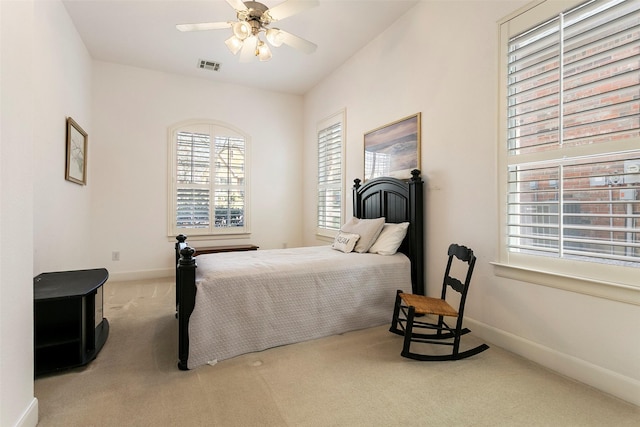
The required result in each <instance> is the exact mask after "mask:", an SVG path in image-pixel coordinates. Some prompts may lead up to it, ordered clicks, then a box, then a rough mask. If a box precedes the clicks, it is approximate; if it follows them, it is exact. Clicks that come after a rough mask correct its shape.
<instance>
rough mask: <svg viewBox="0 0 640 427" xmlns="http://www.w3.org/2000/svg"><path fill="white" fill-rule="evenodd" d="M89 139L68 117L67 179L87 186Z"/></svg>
mask: <svg viewBox="0 0 640 427" xmlns="http://www.w3.org/2000/svg"><path fill="white" fill-rule="evenodd" d="M87 139H88V137H87V133H86V132H85V131H84V130H82V128H81V127H80V125H79V124H78V123H76V121H75V120H73V119H72V118H71V117H68V118H67V167H66V171H65V179H66V180H67V181H71V182H75V183H76V184H80V185H86V184H87Z"/></svg>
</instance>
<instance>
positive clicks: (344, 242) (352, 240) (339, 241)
mask: <svg viewBox="0 0 640 427" xmlns="http://www.w3.org/2000/svg"><path fill="white" fill-rule="evenodd" d="M359 238H360V236H359V235H357V234H353V233H343V232H341V231H340V232H338V234H337V235H336V238H335V239H334V240H333V244H332V245H331V247H332V248H333V249H337V250H339V251H342V252H344V253H349V252H351V251H353V248H354V247H355V246H356V242H357V241H358V239H359Z"/></svg>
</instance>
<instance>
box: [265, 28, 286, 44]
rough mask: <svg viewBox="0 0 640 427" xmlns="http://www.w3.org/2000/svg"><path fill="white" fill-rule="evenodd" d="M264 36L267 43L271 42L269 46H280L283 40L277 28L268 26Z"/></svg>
mask: <svg viewBox="0 0 640 427" xmlns="http://www.w3.org/2000/svg"><path fill="white" fill-rule="evenodd" d="M266 36H267V40H268V41H269V43H271V46H274V47H280V46H282V43H283V42H284V35H283V34H282V32H281V31H280V29H278V28H269V29H268V30H267V34H266Z"/></svg>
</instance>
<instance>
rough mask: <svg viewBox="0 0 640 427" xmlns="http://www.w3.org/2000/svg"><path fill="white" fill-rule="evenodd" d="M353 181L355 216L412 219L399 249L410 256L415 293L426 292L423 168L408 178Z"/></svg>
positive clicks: (396, 220) (391, 219)
mask: <svg viewBox="0 0 640 427" xmlns="http://www.w3.org/2000/svg"><path fill="white" fill-rule="evenodd" d="M360 182H361V181H360V180H359V179H355V180H354V185H353V216H354V217H356V218H361V219H371V218H381V217H384V218H385V222H393V223H399V222H409V223H410V225H409V228H408V230H407V236H406V237H405V238H404V241H403V242H402V244H401V245H400V248H399V249H398V250H399V251H400V252H402V253H403V254H405V255H406V256H407V257H409V259H410V260H411V282H412V285H413V293H414V294H419V295H424V204H423V200H424V199H423V189H422V184H423V181H422V178H421V177H420V171H419V170H417V169H414V170H412V171H411V178H410V179H409V180H400V179H396V178H389V177H380V178H374V179H371V180H369V181H367V182H366V183H365V184H364V185H361V184H360Z"/></svg>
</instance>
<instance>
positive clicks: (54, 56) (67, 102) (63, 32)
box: [33, 1, 97, 276]
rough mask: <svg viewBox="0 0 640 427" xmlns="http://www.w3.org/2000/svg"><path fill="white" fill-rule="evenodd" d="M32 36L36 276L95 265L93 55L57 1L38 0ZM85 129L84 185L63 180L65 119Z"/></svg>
mask: <svg viewBox="0 0 640 427" xmlns="http://www.w3.org/2000/svg"><path fill="white" fill-rule="evenodd" d="M35 11H36V19H37V25H36V26H35V40H34V42H35V43H34V48H35V50H34V54H35V55H34V90H35V93H36V100H35V103H34V109H35V122H34V137H35V146H36V150H35V152H34V166H35V167H34V187H33V188H34V276H36V275H38V274H40V273H43V272H48V271H64V270H74V269H86V268H93V267H96V265H93V264H91V257H90V249H89V248H90V245H91V225H92V218H91V212H90V206H91V204H90V203H91V195H92V194H93V193H94V192H95V185H94V184H93V182H92V181H93V176H94V171H95V166H96V164H95V163H97V162H96V160H97V159H96V156H95V154H94V151H93V141H92V138H93V129H92V123H91V121H92V117H91V72H92V70H91V57H90V56H89V53H88V51H87V49H86V47H85V46H84V43H83V42H82V40H81V39H80V36H79V35H78V33H77V31H76V29H75V27H74V25H73V23H72V21H71V19H70V18H69V15H68V14H67V11H66V9H65V8H64V6H63V5H62V3H60V2H59V1H46V2H42V1H39V2H36V8H35ZM67 117H72V118H73V119H74V120H75V121H76V122H77V123H78V124H79V125H80V126H81V127H82V129H83V130H84V131H85V132H87V133H88V134H89V143H88V149H87V166H88V168H87V172H88V176H87V185H86V186H82V185H78V184H75V183H73V182H71V181H66V180H65V178H64V177H65V157H66V119H67Z"/></svg>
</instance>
